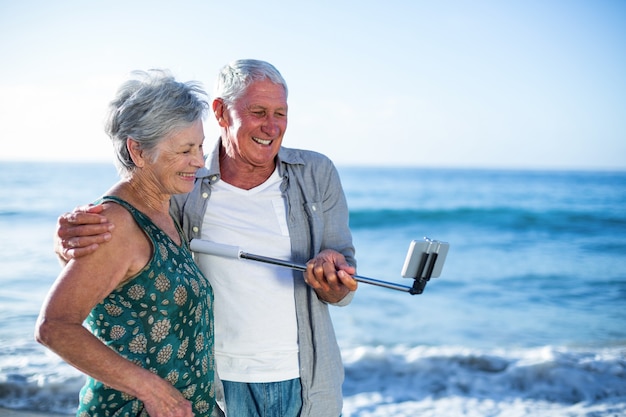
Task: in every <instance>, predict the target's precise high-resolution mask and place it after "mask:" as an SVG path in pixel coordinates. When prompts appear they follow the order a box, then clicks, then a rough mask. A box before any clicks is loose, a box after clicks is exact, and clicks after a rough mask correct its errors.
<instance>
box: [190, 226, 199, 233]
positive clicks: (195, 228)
mask: <svg viewBox="0 0 626 417" xmlns="http://www.w3.org/2000/svg"><path fill="white" fill-rule="evenodd" d="M191 230H193V231H194V232H195V233H198V230H200V229H199V228H198V226H194V227H193V228H192V229H191Z"/></svg>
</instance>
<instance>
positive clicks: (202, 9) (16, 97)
mask: <svg viewBox="0 0 626 417" xmlns="http://www.w3.org/2000/svg"><path fill="white" fill-rule="evenodd" d="M237 58H257V59H264V60H267V61H270V62H271V63H273V64H274V65H276V67H277V68H278V69H279V70H280V71H281V72H282V74H283V76H284V77H285V78H286V80H287V83H288V85H289V89H290V94H289V106H290V109H289V129H288V131H287V134H286V136H285V140H284V145H286V146H292V147H301V148H308V149H315V150H318V151H321V152H323V153H325V154H327V155H328V156H330V157H331V158H332V159H333V160H334V161H335V162H336V163H337V164H338V165H339V164H344V165H345V164H373V163H379V164H386V165H389V164H400V165H417V166H445V167H510V168H602V169H610V168H619V169H626V1H622V0H618V1H609V0H587V1H578V0H563V1H560V0H553V1H550V0H540V1H539V0H537V1H535V0H530V1H529V0H518V1H515V0H513V1H507V0H498V1H495V0H494V1H480V0H479V1H469V0H468V1H445V0H444V1H435V0H432V1H411V0H402V1H400V0H379V1H367V0H359V1H356V0H354V1H341V0H332V1H331V0H328V1H326V0H319V1H310V2H301V1H295V0H294V1H274V0H265V1H247V0H236V1H228V0H222V1H219V2H218V1H213V0H204V1H202V0H198V1H185V0H183V1H177V2H173V1H156V0H151V1H145V2H140V1H117V0H115V1H113V0H108V1H98V2H96V1H63V0H60V1H34V0H21V1H11V0H0V59H1V61H2V64H1V65H0V140H1V141H2V146H1V147H0V159H1V160H7V159H10V160H33V159H34V160H39V159H54V160H85V161H93V160H99V161H111V160H112V157H111V147H110V144H109V142H108V138H107V137H106V136H105V135H104V133H103V130H102V120H103V116H104V111H105V108H106V105H107V103H108V101H109V100H110V99H111V98H112V96H113V94H114V92H115V90H116V88H117V87H118V85H119V84H120V83H121V82H122V81H123V80H124V79H125V78H126V76H127V75H128V73H129V72H130V71H131V70H134V69H148V68H155V67H160V68H169V69H171V70H172V71H173V72H174V74H175V75H176V76H177V77H178V78H179V79H181V80H189V79H195V80H199V81H201V82H202V83H203V84H204V85H205V87H206V88H207V89H208V90H209V91H210V90H211V88H212V85H213V80H214V77H215V74H216V73H217V71H218V69H219V68H220V67H221V66H222V65H223V64H225V63H227V62H229V61H231V60H233V59H237ZM205 132H206V135H207V145H208V146H209V147H210V146H212V144H213V142H214V139H215V138H216V135H217V130H216V127H215V124H214V121H213V119H212V117H211V116H210V117H209V119H208V120H207V122H206V124H205Z"/></svg>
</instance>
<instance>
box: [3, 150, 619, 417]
mask: <svg viewBox="0 0 626 417" xmlns="http://www.w3.org/2000/svg"><path fill="white" fill-rule="evenodd" d="M338 169H339V173H340V175H341V179H342V183H343V186H344V189H345V193H346V197H347V200H348V204H349V207H350V226H351V229H352V232H353V238H354V243H355V246H356V250H357V261H358V274H359V275H361V276H365V277H370V278H374V279H377V280H382V281H386V282H391V283H395V284H399V285H401V286H411V285H412V283H413V280H412V279H411V278H403V277H402V273H401V272H402V267H403V265H404V261H405V257H406V255H407V252H408V248H409V245H410V243H411V242H412V241H413V240H417V241H421V240H423V239H424V237H428V238H430V239H433V240H438V241H442V242H447V243H448V244H449V251H448V254H447V257H446V259H445V263H444V265H443V269H442V270H441V274H440V276H438V277H433V278H431V279H430V280H429V281H428V282H427V284H426V287H425V289H424V291H423V293H422V294H416V295H411V294H410V293H409V292H405V291H402V290H398V289H393V288H386V287H380V286H376V285H371V284H367V283H363V282H361V283H360V284H359V289H358V291H357V293H356V295H355V297H354V300H353V302H352V303H351V304H350V305H349V306H346V307H331V311H332V316H333V321H334V325H335V331H336V334H337V339H338V342H339V345H340V348H341V352H342V356H343V361H344V365H345V383H344V386H343V390H344V410H343V416H344V417H374V416H380V417H389V416H392V417H393V416H480V417H483V416H507V417H517V416H520V417H521V416H533V417H537V416H551V417H553V416H557V417H558V416H624V415H626V171H617V172H615V171H558V170H541V171H540V170H500V169H498V170H496V169H443V168H419V167H348V166H346V167H342V166H339V167H338ZM117 178H118V177H117V173H116V171H115V169H114V168H113V165H112V164H109V163H89V164H79V163H40V162H39V163H34V162H0V265H2V267H1V269H0V318H1V319H0V407H3V408H5V409H15V410H37V411H45V412H56V413H62V414H68V415H69V414H72V413H73V411H74V409H75V406H76V403H77V399H78V391H79V389H80V387H81V385H82V383H83V381H84V377H83V375H82V374H81V373H80V372H78V371H77V370H75V369H74V368H72V367H71V366H69V365H67V364H66V363H64V362H63V361H62V360H61V359H59V358H58V357H57V356H55V355H54V354H52V353H51V352H49V351H47V350H46V349H45V348H43V347H42V346H40V345H38V344H37V343H36V342H35V341H34V340H33V328H34V324H35V320H36V317H37V315H38V312H39V308H40V306H41V304H42V301H43V299H44V297H45V295H46V293H47V291H48V289H49V288H50V286H51V284H52V282H53V281H54V279H55V278H56V276H57V274H58V273H59V271H60V265H59V263H58V261H57V259H56V257H55V255H54V254H53V251H52V236H53V233H54V231H55V227H56V220H57V217H58V216H59V215H60V214H61V213H63V212H66V211H70V210H71V209H73V208H74V207H75V206H78V205H82V204H85V203H87V202H90V201H93V200H95V199H96V198H97V197H98V196H100V195H101V193H103V192H104V191H105V190H106V189H108V187H109V186H110V185H111V184H112V183H113V182H115V181H116V180H117ZM261 255H262V254H261ZM242 262H245V261H242Z"/></svg>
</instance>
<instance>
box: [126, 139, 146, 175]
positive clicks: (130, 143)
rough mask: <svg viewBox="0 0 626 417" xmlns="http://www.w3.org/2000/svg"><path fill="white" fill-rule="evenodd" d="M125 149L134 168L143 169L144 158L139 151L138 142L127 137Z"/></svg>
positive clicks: (141, 151) (140, 150) (141, 150)
mask: <svg viewBox="0 0 626 417" xmlns="http://www.w3.org/2000/svg"><path fill="white" fill-rule="evenodd" d="M126 148H127V149H128V154H129V155H130V158H131V159H132V160H133V162H134V163H135V166H136V167H138V168H143V167H144V165H145V158H144V156H143V154H144V152H143V149H141V145H140V144H139V142H137V141H136V140H134V139H133V138H131V137H128V138H127V139H126Z"/></svg>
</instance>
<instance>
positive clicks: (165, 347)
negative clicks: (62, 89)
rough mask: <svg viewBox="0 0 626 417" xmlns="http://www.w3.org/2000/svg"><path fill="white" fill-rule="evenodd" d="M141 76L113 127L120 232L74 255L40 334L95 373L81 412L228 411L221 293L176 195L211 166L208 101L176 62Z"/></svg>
mask: <svg viewBox="0 0 626 417" xmlns="http://www.w3.org/2000/svg"><path fill="white" fill-rule="evenodd" d="M135 75H136V77H135V78H133V79H131V80H129V81H127V82H126V83H125V84H123V85H122V87H121V88H120V90H119V91H118V94H117V97H116V98H115V99H114V101H113V102H112V103H111V105H110V112H109V116H108V121H107V126H106V130H107V133H108V135H109V136H110V137H111V140H112V142H113V146H114V149H115V153H116V156H117V161H116V162H117V166H118V171H119V173H120V176H121V180H120V181H119V182H118V183H116V184H115V185H113V186H112V188H111V189H109V190H108V191H107V192H106V193H105V196H104V197H102V198H101V199H100V200H99V202H103V203H104V205H103V207H104V211H103V213H106V216H107V217H108V218H109V219H111V221H113V222H114V223H115V230H114V231H113V232H112V237H111V239H110V241H108V242H107V243H105V244H103V245H101V248H100V250H98V251H97V252H95V253H93V254H90V255H88V256H84V257H81V258H76V259H72V260H70V261H69V262H68V263H67V265H66V266H65V268H64V269H63V270H62V272H61V274H60V275H59V276H58V278H57V279H56V281H55V283H54V285H53V286H52V288H51V290H50V292H49V294H48V297H47V299H46V301H45V303H44V305H43V307H42V309H41V313H40V316H39V319H38V322H37V326H36V333H35V337H36V339H37V340H38V341H39V342H40V343H42V344H43V345H45V346H47V347H48V348H49V349H51V350H52V351H54V352H56V353H57V354H58V355H59V356H61V357H62V358H63V359H64V360H66V361H67V362H68V363H69V364H71V365H72V366H74V367H76V368H77V369H79V370H81V371H82V372H84V373H86V374H87V375H88V376H89V377H88V378H87V382H86V384H85V386H84V387H83V389H82V390H81V393H80V403H79V406H78V413H77V415H79V416H81V415H94V416H95V415H98V416H109V415H120V416H121V415H131V416H139V415H142V416H145V415H150V416H152V417H161V416H177V417H178V416H186V417H192V416H210V415H214V414H219V413H220V412H219V409H218V408H217V407H216V405H215V400H214V398H215V393H214V372H215V366H214V356H213V305H212V302H213V291H212V288H211V286H210V284H209V282H208V281H207V280H206V278H205V277H204V276H203V274H202V273H201V272H200V270H199V269H198V267H197V266H196V264H195V263H194V261H193V260H192V256H191V253H190V251H189V248H188V246H187V239H186V238H185V237H184V235H183V234H182V232H181V230H180V229H179V227H178V225H177V223H176V222H175V221H174V220H173V218H172V217H171V216H170V214H169V209H170V197H171V196H172V195H173V194H180V193H188V192H189V191H191V190H192V189H193V186H194V180H195V173H196V171H197V170H198V169H199V168H201V167H202V166H203V165H204V157H203V150H202V144H203V141H204V131H203V125H202V120H203V118H204V116H205V115H206V112H207V110H208V102H207V98H206V96H205V94H204V92H203V91H202V89H201V88H200V87H199V86H198V85H197V84H196V83H193V82H188V83H181V82H178V81H176V80H175V79H174V78H173V77H172V76H171V75H169V74H168V73H167V72H165V71H157V70H152V71H148V72H137V73H135Z"/></svg>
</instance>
